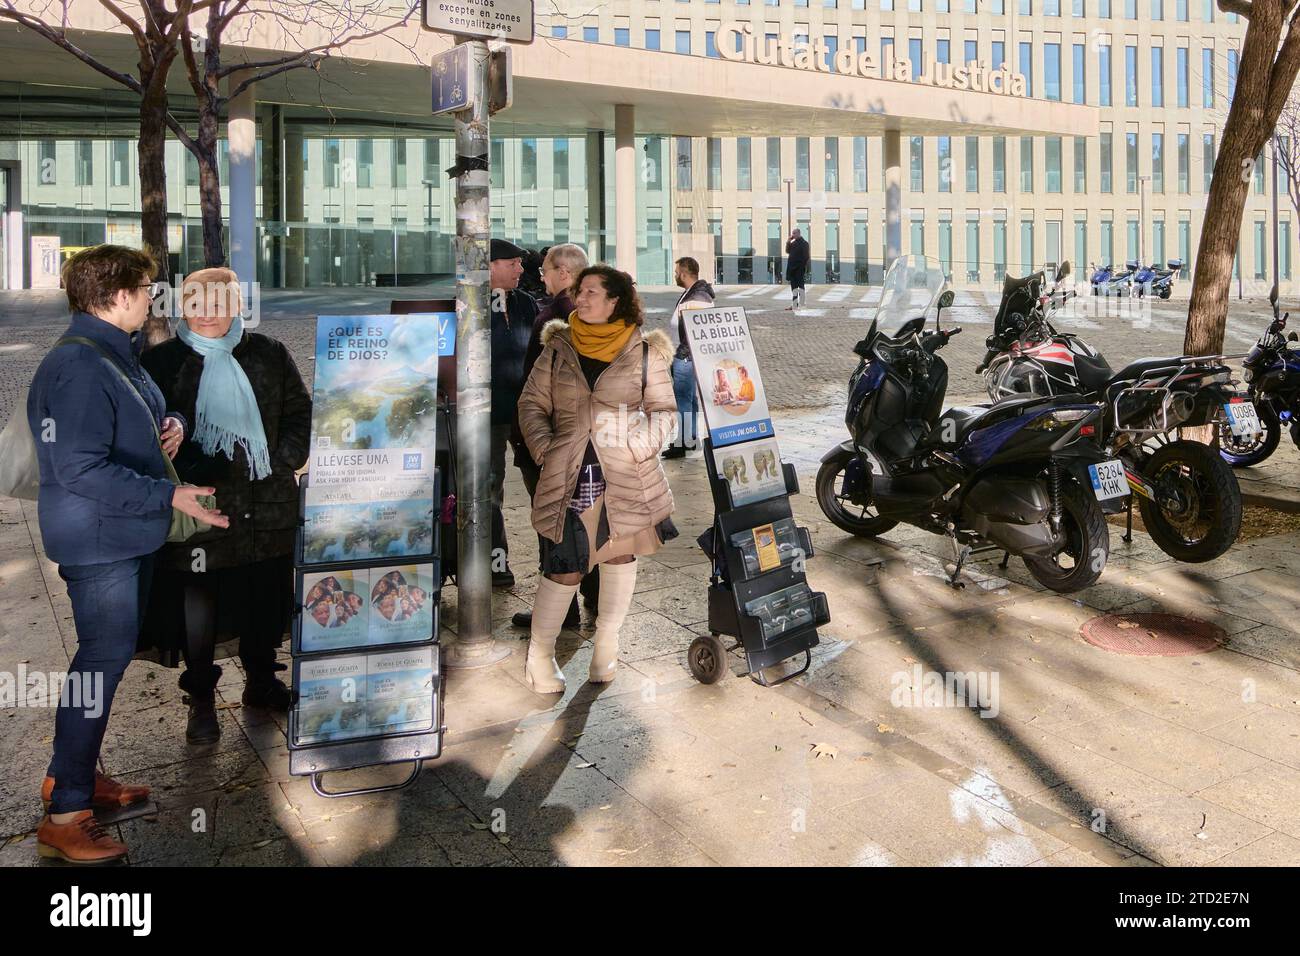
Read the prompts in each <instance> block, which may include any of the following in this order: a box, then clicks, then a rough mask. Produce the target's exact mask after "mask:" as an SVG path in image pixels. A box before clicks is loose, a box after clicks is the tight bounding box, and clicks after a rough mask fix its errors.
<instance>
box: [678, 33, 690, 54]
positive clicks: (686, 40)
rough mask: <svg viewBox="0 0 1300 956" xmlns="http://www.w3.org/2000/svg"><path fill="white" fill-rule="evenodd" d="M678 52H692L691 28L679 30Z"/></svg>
mask: <svg viewBox="0 0 1300 956" xmlns="http://www.w3.org/2000/svg"><path fill="white" fill-rule="evenodd" d="M677 52H678V53H690V52H691V31H690V30H678V31H677Z"/></svg>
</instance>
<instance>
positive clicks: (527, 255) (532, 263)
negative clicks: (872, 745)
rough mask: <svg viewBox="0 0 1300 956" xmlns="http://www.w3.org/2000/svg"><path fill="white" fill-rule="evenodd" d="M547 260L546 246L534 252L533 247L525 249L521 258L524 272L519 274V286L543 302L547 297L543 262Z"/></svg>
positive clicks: (536, 299)
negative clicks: (543, 276) (543, 278)
mask: <svg viewBox="0 0 1300 956" xmlns="http://www.w3.org/2000/svg"><path fill="white" fill-rule="evenodd" d="M545 260H546V247H545V246H543V247H542V248H541V249H539V250H537V251H536V252H534V251H533V250H532V249H524V254H523V257H522V259H521V260H520V265H522V266H523V272H522V273H520V276H519V288H520V289H522V290H523V291H524V292H527V293H528V294H529V295H530V296H532V297H533V301H535V302H537V303H539V304H540V303H541V302H542V300H544V299H545V298H546V297H547V291H546V283H545V282H544V281H543V280H542V263H543V262H544V261H545Z"/></svg>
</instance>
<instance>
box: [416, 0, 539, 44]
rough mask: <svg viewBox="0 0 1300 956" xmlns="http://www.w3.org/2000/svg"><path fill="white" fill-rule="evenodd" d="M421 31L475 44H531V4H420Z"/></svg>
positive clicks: (495, 0)
mask: <svg viewBox="0 0 1300 956" xmlns="http://www.w3.org/2000/svg"><path fill="white" fill-rule="evenodd" d="M422 3H423V7H424V28H425V29H426V30H437V31H438V32H440V33H454V34H456V35H457V36H462V37H473V38H474V39H476V40H492V39H498V40H509V41H511V42H512V43H532V42H533V0H422Z"/></svg>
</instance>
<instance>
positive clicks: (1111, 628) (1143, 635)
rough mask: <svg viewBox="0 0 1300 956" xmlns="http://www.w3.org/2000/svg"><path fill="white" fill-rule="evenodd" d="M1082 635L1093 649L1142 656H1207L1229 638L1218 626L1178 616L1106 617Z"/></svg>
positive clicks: (1086, 626)
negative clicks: (1098, 648) (1206, 654)
mask: <svg viewBox="0 0 1300 956" xmlns="http://www.w3.org/2000/svg"><path fill="white" fill-rule="evenodd" d="M1079 633H1080V635H1081V636H1082V637H1083V639H1084V640H1085V641H1087V642H1088V643H1089V644H1091V645H1093V647H1100V648H1101V649H1102V650H1104V651H1114V652H1115V653H1116V654H1132V655H1136V656H1139V657H1180V656H1182V655H1185V654H1204V653H1205V652H1206V651H1212V650H1214V649H1215V648H1217V647H1219V646H1220V645H1221V644H1223V643H1224V641H1225V640H1226V638H1227V635H1226V634H1224V631H1223V628H1221V627H1219V626H1218V625H1217V624H1211V623H1209V622H1208V621H1198V620H1197V619H1196V618H1194V617H1179V616H1178V615H1176V614H1103V615H1102V616H1101V617H1094V618H1093V619H1092V620H1091V621H1089V622H1088V623H1086V624H1084V625H1083V627H1081V628H1079Z"/></svg>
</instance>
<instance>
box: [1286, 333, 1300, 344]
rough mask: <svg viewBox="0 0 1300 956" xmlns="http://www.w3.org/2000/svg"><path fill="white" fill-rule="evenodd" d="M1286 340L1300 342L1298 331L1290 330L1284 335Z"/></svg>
mask: <svg viewBox="0 0 1300 956" xmlns="http://www.w3.org/2000/svg"><path fill="white" fill-rule="evenodd" d="M1286 340H1287V341H1288V342H1300V333H1296V332H1292V333H1291V334H1290V335H1288V336H1287V337H1286Z"/></svg>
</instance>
